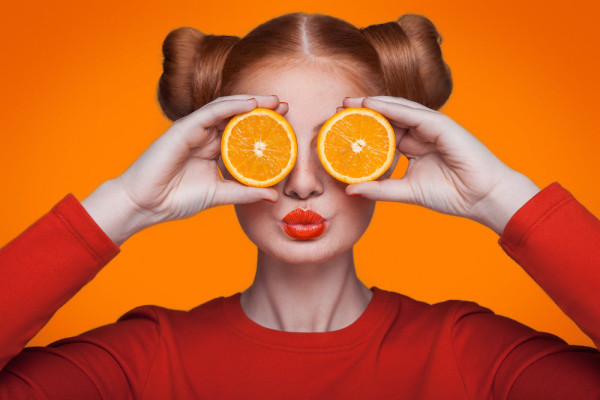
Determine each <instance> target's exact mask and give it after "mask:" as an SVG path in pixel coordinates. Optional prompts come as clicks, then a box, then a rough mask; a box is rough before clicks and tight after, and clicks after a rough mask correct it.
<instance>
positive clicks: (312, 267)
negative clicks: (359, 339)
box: [241, 249, 373, 332]
mask: <svg viewBox="0 0 600 400" xmlns="http://www.w3.org/2000/svg"><path fill="white" fill-rule="evenodd" d="M372 295H373V293H372V292H371V291H370V290H369V289H368V288H367V287H366V286H365V285H364V284H363V283H362V282H361V281H360V280H359V279H358V277H357V276H356V270H355V268H354V256H353V252H352V249H350V250H349V251H348V252H346V253H344V254H342V255H341V256H339V257H337V258H335V259H333V260H329V261H327V262H324V263H319V264H306V265H298V264H286V263H284V262H282V261H280V260H277V259H274V258H272V257H270V256H268V255H267V254H265V253H263V252H261V251H260V250H259V251H258V262H257V267H256V276H255V278H254V282H253V283H252V285H251V286H250V287H249V288H248V289H247V290H246V291H244V292H243V293H242V297H241V303H242V308H243V310H244V312H245V313H246V315H247V316H248V317H249V318H250V319H252V320H253V321H254V322H256V323H257V324H259V325H262V326H264V327H267V328H271V329H276V330H280V331H288V332H328V331H334V330H338V329H342V328H344V327H346V326H348V325H350V324H352V323H353V322H354V321H356V319H358V317H359V316H360V315H361V314H362V312H363V311H364V310H365V309H366V308H367V305H368V304H369V301H370V300H371V297H372Z"/></svg>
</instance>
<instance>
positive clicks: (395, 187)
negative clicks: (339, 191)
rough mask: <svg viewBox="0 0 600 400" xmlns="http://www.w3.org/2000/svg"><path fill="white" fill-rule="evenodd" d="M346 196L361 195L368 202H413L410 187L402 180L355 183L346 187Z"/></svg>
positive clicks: (413, 197)
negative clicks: (368, 200)
mask: <svg viewBox="0 0 600 400" xmlns="http://www.w3.org/2000/svg"><path fill="white" fill-rule="evenodd" d="M346 194H347V195H361V196H362V197H365V198H367V199H370V200H381V201H397V202H400V203H411V204H414V202H415V200H414V199H415V196H414V193H413V190H412V187H411V186H410V184H409V183H408V181H406V180H405V179H404V178H402V179H383V180H380V181H370V182H361V183H355V184H352V185H348V186H347V187H346Z"/></svg>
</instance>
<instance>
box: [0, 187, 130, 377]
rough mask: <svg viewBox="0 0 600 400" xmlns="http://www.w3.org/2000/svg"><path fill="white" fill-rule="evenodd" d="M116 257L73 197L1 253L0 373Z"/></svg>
mask: <svg viewBox="0 0 600 400" xmlns="http://www.w3.org/2000/svg"><path fill="white" fill-rule="evenodd" d="M118 252H119V248H118V247H117V246H116V245H115V244H114V243H113V242H112V241H111V240H110V239H109V238H108V237H107V236H106V235H105V234H104V232H103V231H102V230H100V229H99V228H98V226H97V225H96V224H95V222H94V221H93V220H92V219H91V218H90V216H89V215H88V214H87V213H86V211H85V209H84V208H83V207H81V205H80V203H79V202H78V201H77V199H76V198H75V197H74V196H73V195H71V194H69V195H68V196H66V197H65V198H64V199H62V200H61V201H60V202H59V203H58V204H57V205H56V206H55V207H54V208H53V209H52V210H51V211H50V212H49V213H47V214H46V215H44V216H43V217H41V218H40V219H39V220H38V221H36V222H35V223H34V224H32V225H31V226H30V227H29V228H27V229H26V230H25V231H24V232H23V233H21V234H20V235H19V236H18V237H16V238H15V239H13V240H12V241H11V242H10V243H8V244H7V245H6V246H4V247H3V248H2V249H0V321H2V328H1V329H0V368H2V367H3V366H4V365H5V364H6V362H7V361H8V360H10V359H11V358H12V357H14V356H15V355H16V354H18V353H19V352H20V351H21V350H22V348H23V347H24V346H25V345H26V344H27V342H28V341H29V340H30V339H31V338H32V337H33V336H34V335H35V334H36V333H37V332H38V331H39V330H40V329H41V328H42V327H43V326H44V325H45V324H46V322H47V321H48V320H49V319H50V318H51V317H52V315H53V314H54V313H55V312H56V310H58V309H59V308H60V307H61V306H62V305H63V304H64V303H66V302H67V301H68V300H69V299H70V298H71V297H73V296H74V295H75V293H77V292H78V291H79V290H80V289H81V288H82V287H83V286H84V285H85V284H86V283H87V282H89V281H90V280H91V279H92V278H93V277H94V276H95V275H96V274H97V273H98V271H100V269H101V268H102V267H103V266H104V265H106V263H108V262H109V261H110V260H111V259H112V258H113V257H114V256H116V255H117V254H118Z"/></svg>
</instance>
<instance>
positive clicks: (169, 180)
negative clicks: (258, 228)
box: [82, 95, 287, 245]
mask: <svg viewBox="0 0 600 400" xmlns="http://www.w3.org/2000/svg"><path fill="white" fill-rule="evenodd" d="M250 97H251V96H249V95H237V96H227V97H221V98H218V99H216V100H214V101H212V102H210V103H208V104H206V105H205V106H204V107H202V108H200V109H198V110H196V111H194V112H192V113H191V114H189V115H187V116H185V117H183V118H180V119H179V120H177V121H175V122H174V123H173V124H172V125H171V127H170V128H169V129H168V130H167V131H166V132H165V133H164V134H163V135H161V136H160V137H159V138H158V139H157V140H156V141H155V142H154V143H152V145H150V147H148V149H146V151H144V153H143V154H142V155H141V156H140V157H139V158H138V159H137V160H136V161H135V162H134V163H133V164H132V165H131V166H130V167H129V168H128V169H127V170H126V171H125V172H123V174H122V175H120V176H118V177H117V178H114V179H112V180H111V181H109V182H105V184H103V185H101V187H99V188H98V189H97V190H96V191H95V192H94V193H92V194H91V195H90V196H89V197H88V198H86V199H85V200H84V201H83V202H82V204H83V206H84V207H85V208H86V210H87V211H88V213H90V215H91V216H92V218H93V219H94V220H95V221H96V222H97V223H98V224H99V225H100V226H101V227H102V229H103V230H104V231H105V232H106V233H107V234H108V236H109V237H111V239H112V240H113V241H114V242H115V243H116V244H118V245H120V244H121V243H122V242H124V241H125V240H126V239H127V238H128V237H129V236H131V235H132V234H133V233H135V232H137V231H139V230H141V229H144V228H145V227H147V226H150V225H154V224H157V223H160V222H165V221H170V220H176V219H182V218H187V217H190V216H192V215H195V214H197V213H198V212H200V211H202V210H205V209H207V208H210V207H214V206H218V205H222V204H234V203H252V202H255V201H258V200H263V199H266V200H269V201H277V198H278V193H277V191H276V190H275V189H273V188H255V187H249V186H245V185H243V184H241V183H238V182H237V181H230V180H225V179H222V178H221V177H220V176H219V170H218V166H217V160H218V159H219V156H220V154H221V132H222V131H223V129H224V128H225V125H226V123H227V120H228V119H229V118H230V117H232V116H234V115H236V114H241V113H244V112H247V111H250V110H252V109H254V108H256V107H264V108H270V109H275V110H276V111H278V112H280V113H282V114H285V112H287V105H286V104H285V103H280V102H279V99H278V98H277V97H276V96H256V97H255V98H250ZM115 208H116V209H115Z"/></svg>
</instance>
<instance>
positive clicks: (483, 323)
mask: <svg viewBox="0 0 600 400" xmlns="http://www.w3.org/2000/svg"><path fill="white" fill-rule="evenodd" d="M499 244H500V245H501V246H502V248H503V249H504V250H505V251H506V253H507V254H508V255H509V256H510V257H512V258H513V259H514V260H515V261H516V262H517V263H518V264H519V265H521V267H522V268H523V269H524V270H525V271H526V272H527V273H528V274H529V275H530V276H531V277H532V278H533V279H534V280H535V281H536V282H537V283H538V284H539V285H540V286H541V287H542V288H543V289H544V290H545V291H546V293H547V294H548V295H549V296H550V297H551V298H552V299H553V300H554V301H555V302H556V304H557V305H558V306H559V307H560V308H561V309H562V310H563V311H564V312H565V313H566V314H567V315H568V316H569V317H570V318H571V319H573V320H574V321H575V322H576V323H577V325H578V326H579V327H580V328H581V329H582V330H583V331H584V332H585V333H586V334H587V335H588V336H589V337H590V338H591V339H592V340H593V341H594V343H595V344H596V345H598V343H600V296H598V293H600V222H599V221H598V219H597V218H596V217H594V216H593V215H592V214H591V213H590V212H589V211H588V210H587V209H586V208H585V207H584V206H583V205H581V204H580V203H578V202H577V200H575V198H574V197H573V196H572V195H571V193H569V192H568V191H566V190H565V189H564V188H563V187H562V186H560V185H559V184H558V183H556V182H555V183H553V184H551V185H550V186H548V187H546V188H545V189H544V190H542V191H540V192H539V193H538V194H537V195H536V196H534V197H533V198H532V199H531V200H529V201H528V202H527V203H526V204H525V205H524V206H523V207H521V208H520V209H519V210H518V211H517V212H516V213H515V215H513V217H512V218H511V219H510V221H509V222H508V224H507V225H506V227H505V230H504V232H503V233H502V235H501V237H500V239H499ZM451 341H452V349H453V353H454V355H455V358H456V363H457V366H458V369H459V371H460V374H461V377H462V378H463V383H464V385H465V390H466V391H467V393H468V394H469V395H470V397H472V398H493V399H528V400H535V399H575V398H576V399H597V398H599V393H600V353H599V352H598V350H597V349H594V348H592V347H586V346H572V345H568V344H567V343H566V342H564V341H563V340H562V339H560V338H559V337H557V336H555V335H552V334H550V333H544V332H538V331H535V330H534V329H531V328H529V327H527V326H525V325H523V324H521V323H519V322H517V321H514V320H512V319H509V318H506V317H503V316H499V315H495V314H494V313H493V312H492V311H491V310H489V309H487V308H485V307H481V306H479V305H477V304H476V303H473V302H463V303H462V304H460V305H459V306H458V308H457V311H456V314H455V319H454V325H453V330H452V338H451Z"/></svg>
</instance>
